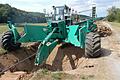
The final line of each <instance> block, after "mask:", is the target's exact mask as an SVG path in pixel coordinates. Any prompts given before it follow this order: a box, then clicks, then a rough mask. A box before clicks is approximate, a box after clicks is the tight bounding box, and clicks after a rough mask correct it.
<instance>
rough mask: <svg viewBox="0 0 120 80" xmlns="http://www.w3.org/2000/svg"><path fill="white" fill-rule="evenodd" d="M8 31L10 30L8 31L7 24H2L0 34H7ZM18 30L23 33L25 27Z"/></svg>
mask: <svg viewBox="0 0 120 80" xmlns="http://www.w3.org/2000/svg"><path fill="white" fill-rule="evenodd" d="M8 30H9V29H8V26H7V24H0V34H2V33H4V32H6V31H8ZM17 30H18V31H19V32H22V31H23V27H17Z"/></svg>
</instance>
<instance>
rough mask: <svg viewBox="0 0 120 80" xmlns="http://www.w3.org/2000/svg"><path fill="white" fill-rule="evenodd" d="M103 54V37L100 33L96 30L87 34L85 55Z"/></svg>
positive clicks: (94, 56) (92, 56) (96, 55)
mask: <svg viewBox="0 0 120 80" xmlns="http://www.w3.org/2000/svg"><path fill="white" fill-rule="evenodd" d="M100 55H101V39H100V35H99V34H98V33H96V32H90V33H88V34H86V40H85V56H86V57H90V58H96V57H99V56H100Z"/></svg>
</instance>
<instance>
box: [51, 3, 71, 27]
mask: <svg viewBox="0 0 120 80" xmlns="http://www.w3.org/2000/svg"><path fill="white" fill-rule="evenodd" d="M53 10H54V14H53V20H55V21H56V20H65V24H66V25H71V24H72V20H71V13H70V12H71V8H69V7H68V6H66V5H64V6H53Z"/></svg>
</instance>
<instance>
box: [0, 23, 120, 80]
mask: <svg viewBox="0 0 120 80" xmlns="http://www.w3.org/2000/svg"><path fill="white" fill-rule="evenodd" d="M102 24H104V25H105V26H108V25H109V24H108V23H106V22H102ZM111 28H112V35H111V36H107V37H103V38H102V39H101V40H102V43H101V44H102V49H101V53H102V55H101V57H99V58H85V57H84V50H83V49H80V48H77V47H74V46H72V45H70V44H63V45H61V44H60V45H58V46H56V48H55V49H54V50H53V51H52V53H51V54H50V56H49V58H48V59H47V61H46V63H45V64H44V65H42V66H40V67H37V68H36V66H34V57H33V58H31V59H29V60H27V61H25V62H23V63H20V64H19V65H18V66H16V67H14V68H13V69H11V71H27V72H33V71H36V70H38V69H39V68H45V69H48V70H50V71H55V72H56V71H62V72H63V73H67V74H72V75H75V76H77V78H76V77H75V80H80V78H78V76H81V75H84V77H85V76H87V79H86V78H84V79H81V80H90V79H89V77H90V78H91V77H92V79H91V80H120V77H119V76H120V69H119V68H120V62H119V60H120V37H118V36H119V34H120V28H118V27H111ZM33 53H35V51H31V49H30V50H28V49H26V48H22V49H21V50H18V51H15V52H11V53H9V54H5V55H2V56H1V57H0V68H1V69H3V68H5V67H8V66H10V65H12V64H14V63H15V62H17V61H19V60H22V59H24V58H25V57H27V56H29V55H31V54H33ZM33 68H34V69H33ZM88 76H89V77H88ZM5 77H6V76H3V75H2V76H1V80H3V78H5ZM33 77H34V76H33ZM33 77H32V78H33ZM6 78H7V77H6ZM33 79H34V78H33ZM34 80H35V79H34ZM44 80H47V79H44ZM50 80H51V79H50ZM63 80H64V77H63Z"/></svg>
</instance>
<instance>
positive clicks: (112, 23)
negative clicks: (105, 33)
mask: <svg viewBox="0 0 120 80" xmlns="http://www.w3.org/2000/svg"><path fill="white" fill-rule="evenodd" d="M110 24H111V25H112V26H116V27H120V23H117V22H110Z"/></svg>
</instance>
